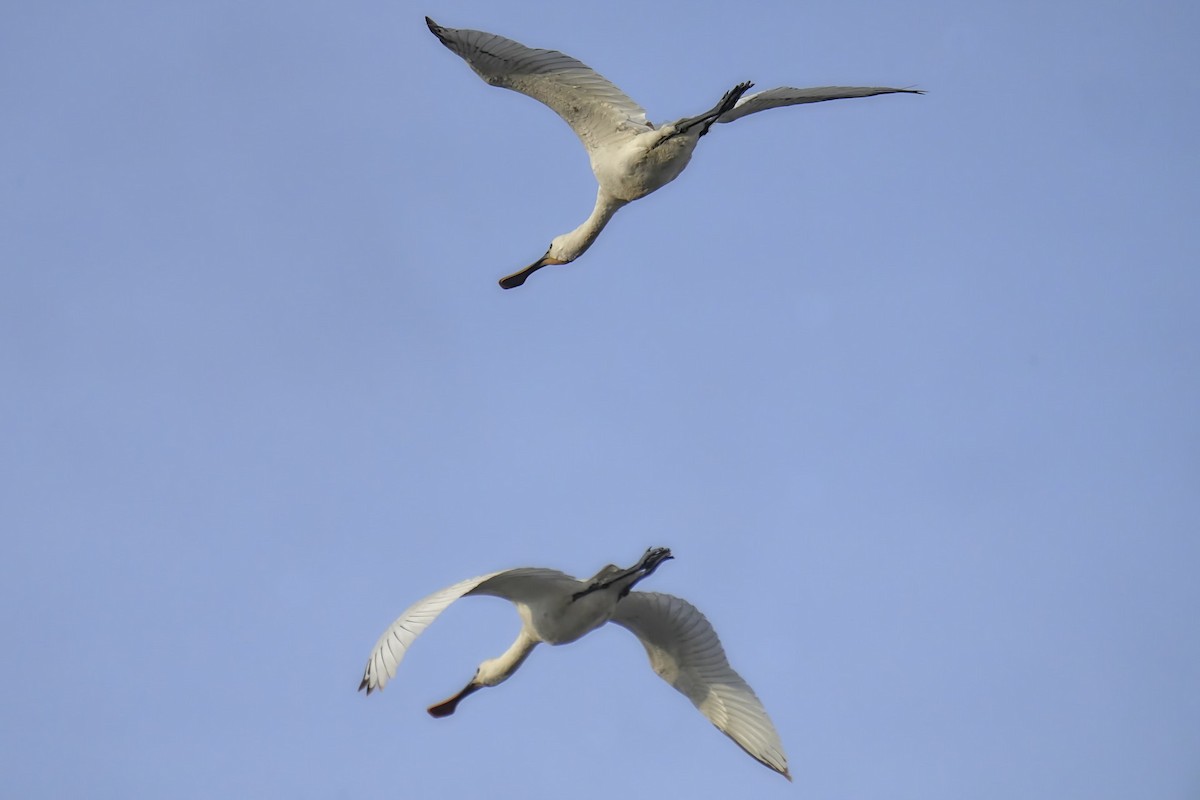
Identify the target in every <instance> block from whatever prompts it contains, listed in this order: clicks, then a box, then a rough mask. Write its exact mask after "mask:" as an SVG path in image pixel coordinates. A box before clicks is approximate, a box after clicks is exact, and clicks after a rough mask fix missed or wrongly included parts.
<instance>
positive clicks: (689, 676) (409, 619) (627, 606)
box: [358, 548, 791, 780]
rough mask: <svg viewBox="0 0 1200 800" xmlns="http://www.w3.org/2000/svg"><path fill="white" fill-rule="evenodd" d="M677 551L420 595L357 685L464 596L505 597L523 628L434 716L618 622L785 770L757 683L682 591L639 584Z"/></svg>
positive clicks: (372, 681) (657, 664)
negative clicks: (625, 563)
mask: <svg viewBox="0 0 1200 800" xmlns="http://www.w3.org/2000/svg"><path fill="white" fill-rule="evenodd" d="M669 558H671V553H670V551H669V550H667V549H666V548H655V549H650V550H647V551H646V554H645V555H644V556H642V559H641V560H640V561H639V562H638V563H637V564H635V565H634V566H632V567H630V568H628V569H621V568H619V567H616V566H613V565H611V564H610V565H609V566H606V567H605V568H604V569H602V570H600V572H598V573H597V574H596V575H595V576H594V577H592V578H591V579H589V580H586V581H581V580H577V579H575V578H573V577H571V576H570V575H566V574H564V573H562V572H558V571H557V570H551V569H540V568H536V567H522V568H518V569H510V570H504V571H502V572H493V573H490V574H487V575H481V576H479V577H477V578H471V579H470V580H466V581H461V582H459V583H456V584H454V585H453V586H450V587H447V588H446V589H443V590H441V591H439V592H435V593H433V594H431V595H429V596H428V597H426V598H424V599H423V600H420V601H418V602H417V603H414V604H413V605H412V606H410V607H409V608H408V609H407V610H406V611H405V612H404V613H403V614H401V615H400V617H399V618H398V619H397V620H396V621H395V622H393V623H392V625H391V626H390V627H389V628H388V629H387V630H386V631H385V632H384V634H383V636H381V637H380V638H379V641H378V642H377V643H376V644H375V648H374V650H373V651H372V652H371V657H370V658H369V659H368V660H367V667H366V669H365V670H364V672H363V678H362V682H361V683H360V684H359V687H358V688H359V689H360V690H363V689H365V690H366V692H367V694H370V693H371V692H372V691H374V690H375V689H382V688H383V687H384V686H385V685H386V684H387V682H388V681H389V680H390V679H391V678H392V677H394V676H395V674H396V668H397V667H398V666H399V664H400V661H401V659H402V658H403V657H404V654H405V652H406V651H407V649H408V647H409V646H410V645H411V644H412V642H413V640H414V639H416V637H417V636H418V635H420V634H421V632H422V631H424V630H425V628H426V627H428V626H429V624H430V623H431V622H433V620H434V619H435V618H436V617H437V615H438V614H440V613H441V612H442V611H443V610H445V608H446V607H448V606H449V605H450V604H451V603H453V602H454V601H455V600H457V599H458V598H460V597H463V596H465V595H490V596H493V597H503V598H505V599H506V600H509V601H511V602H512V603H513V605H515V606H516V608H517V612H518V614H519V615H520V617H521V630H520V632H519V633H518V634H517V638H516V640H515V641H514V642H513V643H512V645H511V646H510V647H509V648H508V650H506V651H505V652H504V653H503V654H502V655H501V656H499V657H498V658H494V659H489V660H487V661H484V662H483V663H482V664H480V665H479V668H478V669H477V670H476V672H475V676H474V677H473V678H472V679H471V681H470V683H468V684H467V685H466V687H465V688H464V689H463V690H462V691H460V692H459V693H458V694H456V695H454V696H453V697H451V698H449V699H448V700H446V701H444V702H442V703H439V704H437V705H434V706H432V707H431V708H430V709H429V713H430V714H432V715H433V716H435V717H444V716H448V715H450V714H453V713H454V711H455V710H456V709H457V707H458V704H459V702H461V701H462V700H463V698H465V697H467V696H468V695H470V694H473V693H474V692H476V691H478V690H479V689H482V688H484V687H487V686H496V685H498V684H500V683H503V682H504V681H505V680H507V679H508V678H509V676H511V675H512V674H513V673H514V672H515V671H516V670H517V668H518V667H520V666H521V664H522V663H524V661H525V659H526V658H528V656H529V654H530V653H531V652H532V651H533V649H534V648H535V647H536V646H537V645H538V644H540V643H543V642H544V643H546V644H552V645H558V644H568V643H570V642H573V641H575V640H577V639H579V638H580V637H582V636H585V635H586V634H588V633H590V632H592V631H594V630H595V629H596V628H599V627H601V626H602V625H604V624H605V623H607V622H610V621H611V622H614V623H616V624H618V625H620V626H622V627H624V628H627V629H629V630H630V631H632V632H633V633H634V634H636V635H637V637H638V639H640V640H641V642H642V645H643V646H644V647H645V648H646V652H647V654H648V655H649V657H650V664H651V666H652V667H653V668H654V671H655V672H657V673H658V674H659V675H660V676H662V678H663V679H664V680H666V681H667V682H668V683H670V684H671V685H672V686H674V687H675V688H676V689H678V690H679V691H680V692H682V693H683V694H684V695H686V696H687V697H688V699H690V700H691V701H692V702H693V703H694V704H695V706H696V707H697V708H698V709H699V710H700V712H701V713H703V714H704V715H705V716H706V717H708V719H709V720H710V721H711V722H712V723H713V724H714V725H716V726H717V728H719V729H720V730H721V731H722V732H724V733H725V734H726V735H727V736H729V737H730V738H731V739H733V740H734V741H735V742H736V743H737V744H738V745H739V746H740V747H741V748H742V749H743V750H745V751H746V752H747V753H749V754H750V755H751V756H753V757H754V758H756V759H757V760H758V761H760V762H762V763H763V764H765V765H766V766H768V767H770V768H771V769H773V770H775V771H777V772H779V773H780V774H782V775H784V776H786V777H787V778H788V779H789V780H790V779H791V775H789V773H788V769H787V757H786V756H785V755H784V753H783V745H782V744H781V743H780V741H779V734H778V733H776V731H775V726H774V725H773V724H772V723H771V720H770V718H769V717H768V716H767V712H766V710H765V709H764V708H763V706H762V703H761V702H760V701H759V699H758V697H757V696H756V695H755V694H754V691H753V690H752V689H751V688H750V686H749V685H748V684H747V683H746V682H745V681H744V680H742V678H741V676H740V675H738V674H737V673H736V672H735V671H734V670H733V669H732V668H731V667H730V666H729V662H728V661H727V660H726V658H725V652H724V650H723V649H722V648H721V643H720V640H719V639H718V638H717V634H716V632H715V631H714V630H713V628H712V626H711V625H710V624H709V623H708V620H706V619H705V618H704V615H703V614H701V613H700V612H699V611H697V610H696V609H695V607H693V606H692V605H691V604H690V603H688V602H687V601H685V600H681V599H680V598H678V597H672V596H671V595H667V594H660V593H657V592H635V591H632V589H633V587H634V585H636V584H637V583H638V581H640V580H642V579H643V578H645V577H646V576H648V575H650V574H651V573H652V572H654V570H655V569H657V568H658V565H659V564H661V563H662V562H663V561H666V560H667V559H669Z"/></svg>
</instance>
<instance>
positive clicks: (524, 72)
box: [425, 17, 923, 289]
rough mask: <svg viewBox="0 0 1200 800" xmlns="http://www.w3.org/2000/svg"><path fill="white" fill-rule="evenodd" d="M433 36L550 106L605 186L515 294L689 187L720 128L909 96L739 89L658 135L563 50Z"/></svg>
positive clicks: (496, 82) (486, 36) (491, 76)
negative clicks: (705, 143)
mask: <svg viewBox="0 0 1200 800" xmlns="http://www.w3.org/2000/svg"><path fill="white" fill-rule="evenodd" d="M425 23H426V24H427V25H429V30H431V31H433V35H434V36H436V37H437V38H438V39H439V40H441V42H442V44H444V45H446V47H448V48H450V49H451V50H453V51H454V52H455V53H457V54H458V55H460V56H461V57H462V58H463V59H464V60H466V62H467V64H469V65H470V67H471V69H473V70H475V72H477V73H478V74H479V77H481V78H483V79H484V80H485V81H487V82H488V83H490V84H491V85H492V86H503V87H504V88H506V89H512V90H514V91H518V92H520V93H521V94H526V95H529V96H530V97H532V98H533V99H534V100H540V101H541V102H543V103H545V104H546V105H548V106H550V108H552V109H554V111H555V113H557V114H558V115H559V116H560V117H562V118H563V119H564V120H565V121H566V123H567V124H568V125H570V126H571V128H572V130H574V131H575V135H576V136H578V137H579V139H580V141H582V142H583V146H584V147H585V148H587V152H588V157H589V158H590V159H591V162H592V172H593V173H594V174H595V175H596V180H597V181H598V182H599V184H600V189H599V191H598V192H597V193H596V206H595V208H593V209H592V215H591V216H590V217H588V218H587V219H586V220H584V222H583V224H582V225H580V226H579V227H578V228H576V229H575V230H573V231H571V232H570V233H564V234H563V235H561V236H556V237H555V238H554V240H553V241H552V242H550V247H549V249H547V250H546V254H545V255H543V256H542V257H541V258H539V259H538V260H537V261H535V262H533V263H532V264H530V265H529V266H528V267H526V268H525V269H523V270H520V271H519V272H514V273H513V274H512V275H508V276H506V277H504V278H501V279H500V285H501V286H502V287H504V288H505V289H512V288H513V287H516V286H520V285H521V284H523V283H524V282H525V279H526V278H528V277H529V276H530V275H531V274H533V273H534V272H536V271H537V270H539V269H541V268H542V267H545V266H547V265H550V264H569V263H570V262H572V261H574V260H575V259H577V258H579V257H580V256H581V255H583V253H584V251H586V250H587V249H588V248H589V247H591V246H592V242H594V241H596V237H597V236H599V235H600V231H602V230H603V229H604V226H605V225H606V224H608V221H609V220H610V219H612V216H613V214H615V213H617V210H618V209H620V208H621V207H622V206H624V205H626V204H627V203H631V202H633V201H634V200H637V199H638V198H639V197H645V196H646V195H648V194H650V193H651V192H653V191H654V190H655V189H659V188H661V187H663V186H665V185H667V184H668V183H670V182H671V181H673V180H675V179H676V178H677V177H679V173H681V172H683V168H684V167H686V166H687V164H688V161H689V160H691V157H692V151H693V150H695V149H696V143H697V142H698V141H700V137H701V136H703V135H704V134H706V133H708V129H709V128H711V127H712V125H713V123H714V122H733V121H734V120H735V119H740V118H741V117H744V116H746V115H747V114H753V113H755V112H756V111H764V110H766V109H768V108H778V107H779V106H791V105H797V104H799V103H819V102H821V101H823V100H841V99H845V98H851V97H871V96H873V95H877V94H893V93H896V92H907V93H909V94H923V92H922V91H920V90H919V89H892V88H888V87H884V86H816V87H812V88H809V89H794V88H792V87H790V86H781V87H779V88H777V89H769V90H767V91H765V92H758V93H756V94H749V95H748V94H746V91H747V90H748V89H749V88H750V87H751V86H753V84H751V83H749V82H746V83H739V84H738V85H737V86H735V87H733V88H732V89H730V90H729V91H728V92H726V93H725V96H724V97H722V98H721V102H719V103H717V104H716V105H715V106H713V107H712V108H711V109H709V110H708V111H705V112H704V113H703V114H700V115H699V116H695V117H684V118H683V119H680V120H677V121H675V122H670V123H667V124H665V125H659V126H657V127H656V126H655V125H653V124H652V123H650V122H649V121H647V119H646V110H645V109H644V108H642V107H641V106H640V105H638V104H637V103H635V102H634V101H633V100H632V99H631V98H630V97H629V96H628V95H626V94H625V93H624V92H622V91H621V90H620V89H618V88H617V87H616V86H614V85H613V84H612V83H611V82H609V81H608V80H606V79H605V78H604V77H603V76H602V75H600V74H599V73H597V72H596V71H594V70H593V69H591V68H590V67H588V66H587V65H586V64H584V63H582V62H581V61H577V60H576V59H574V58H571V57H570V56H568V55H565V54H563V53H560V52H558V51H557V50H535V49H532V48H529V47H526V46H525V45H523V44H520V43H518V42H514V41H513V40H511V39H505V38H504V37H503V36H497V35H496V34H494V33H484V32H483V31H472V30H459V29H455V28H443V27H442V26H441V25H438V24H437V23H436V22H434V21H433V20H431V19H430V18H429V17H426V18H425Z"/></svg>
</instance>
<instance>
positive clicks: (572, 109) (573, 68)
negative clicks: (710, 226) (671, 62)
mask: <svg viewBox="0 0 1200 800" xmlns="http://www.w3.org/2000/svg"><path fill="white" fill-rule="evenodd" d="M425 23H426V24H427V25H428V26H429V30H430V31H432V32H433V35H434V36H436V37H438V39H439V40H440V41H441V43H442V44H444V45H446V47H448V48H450V49H451V50H453V51H454V52H455V53H457V54H458V55H459V56H461V57H462V58H463V59H464V60H465V61H466V62H467V64H469V65H470V67H471V69H473V70H475V72H476V73H478V75H479V77H481V78H483V79H484V80H485V81H487V82H488V83H490V84H491V85H492V86H502V87H504V88H505V89H512V90H513V91H517V92H520V93H521V94H525V95H528V96H530V97H532V98H533V99H534V100H539V101H541V102H543V103H545V104H546V105H548V106H550V108H552V109H554V111H555V113H557V114H558V115H559V116H560V117H562V118H563V119H564V120H565V121H566V123H567V124H568V125H570V126H571V129H572V130H574V131H575V134H576V135H577V136H578V137H579V138H580V140H581V141H582V142H583V146H584V147H586V148H587V149H588V152H589V153H591V152H592V151H593V150H596V149H598V148H601V147H603V146H604V145H605V144H606V143H608V142H610V141H612V140H613V139H614V138H628V137H630V136H632V135H634V134H637V133H641V132H643V131H648V130H650V125H649V123H648V122H647V121H646V109H644V108H642V107H641V106H640V105H638V104H637V103H635V102H634V101H633V99H631V98H630V97H629V96H628V95H627V94H625V93H624V92H622V91H621V90H620V89H618V88H617V87H616V86H615V85H613V83H612V82H611V81H609V80H608V79H607V78H605V77H604V76H603V75H601V74H600V73H598V72H596V71H595V70H594V69H592V68H591V67H589V66H588V65H587V64H584V63H583V62H582V61H578V60H577V59H574V58H571V57H570V56H568V55H566V54H565V53H560V52H558V51H557V50H537V49H534V48H532V47H526V46H525V45H523V44H521V43H519V42H514V41H513V40H512V39H505V38H504V37H503V36H497V35H496V34H494V33H485V32H484V31H472V30H465V29H456V28H443V27H442V26H441V25H438V24H437V23H436V22H434V21H433V20H431V19H430V18H429V17H426V18H425Z"/></svg>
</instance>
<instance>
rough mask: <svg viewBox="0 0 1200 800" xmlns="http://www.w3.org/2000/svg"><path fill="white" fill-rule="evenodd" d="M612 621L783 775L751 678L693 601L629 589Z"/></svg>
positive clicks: (779, 749)
mask: <svg viewBox="0 0 1200 800" xmlns="http://www.w3.org/2000/svg"><path fill="white" fill-rule="evenodd" d="M612 621H613V622H615V623H617V624H618V625H620V626H622V627H624V628H628V629H629V630H631V631H633V633H634V634H635V635H636V636H637V637H638V639H640V640H641V642H642V645H643V646H644V647H645V648H646V654H647V655H648V656H649V657H650V666H651V667H653V669H654V671H655V672H656V673H658V674H659V675H660V676H661V677H662V678H663V680H665V681H666V682H667V683H669V684H671V685H672V686H674V687H675V688H676V689H678V690H679V691H680V692H681V693H682V694H684V695H685V696H686V697H687V698H688V699H689V700H691V701H692V703H693V704H694V705H695V706H696V708H698V709H699V710H700V713H702V714H703V715H704V716H706V717H707V718H708V719H709V721H710V722H712V724H713V725H715V726H717V728H718V729H719V730H720V731H721V732H722V733H724V734H725V735H726V736H728V737H729V738H730V739H733V741H734V742H736V743H737V745H738V746H739V747H741V748H742V749H743V750H745V751H746V752H747V753H749V754H750V755H751V756H753V757H754V758H756V759H758V761H760V762H762V763H763V764H765V765H766V766H768V767H770V768H771V769H773V770H775V771H776V772H778V773H780V774H781V775H783V776H784V777H786V778H787V779H788V780H791V775H790V774H789V773H788V766H787V756H786V755H785V754H784V752H783V743H782V742H781V741H780V740H779V733H778V732H777V731H776V730H775V726H774V725H773V724H772V723H771V718H770V717H769V716H767V710H766V709H765V708H763V704H762V702H760V701H759V699H758V696H757V695H755V694H754V690H753V689H751V688H750V684H748V683H746V681H744V680H743V679H742V676H741V675H738V674H737V672H735V671H734V670H733V668H732V667H730V666H729V661H728V660H727V659H726V657H725V650H724V649H723V648H722V647H721V640H720V639H718V638H717V632H716V631H715V630H713V627H712V625H711V624H709V622H708V620H707V619H705V617H704V615H703V614H701V613H700V612H699V611H698V610H697V609H696V607H695V606H693V605H692V604H691V603H689V602H687V601H686V600H682V599H680V598H678V597H673V596H671V595H669V594H661V593H658V592H631V593H630V594H629V596H628V597H626V598H625V599H624V600H623V601H621V603H620V604H619V605H618V606H617V612H616V614H615V615H614V616H613V618H612Z"/></svg>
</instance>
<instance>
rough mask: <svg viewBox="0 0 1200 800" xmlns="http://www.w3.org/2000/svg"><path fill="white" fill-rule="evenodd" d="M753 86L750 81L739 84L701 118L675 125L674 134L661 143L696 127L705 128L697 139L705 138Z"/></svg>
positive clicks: (667, 136)
mask: <svg viewBox="0 0 1200 800" xmlns="http://www.w3.org/2000/svg"><path fill="white" fill-rule="evenodd" d="M753 85H754V84H753V83H751V82H750V81H744V82H742V83H739V84H738V85H737V86H735V87H733V88H732V89H730V90H729V91H728V92H726V93H725V96H724V97H722V98H721V102H719V103H717V104H716V105H715V106H713V107H712V108H711V109H709V110H708V111H705V112H704V113H703V114H701V115H700V116H698V117H690V118H689V119H681V120H679V122H676V123H675V130H674V131H673V132H672V133H669V134H667V135H666V136H664V137H663V138H662V140H660V143H661V142H662V141H666V140H667V139H670V138H671V137H672V136H678V135H679V134H681V133H687V132H688V131H689V130H690V129H691V128H693V127H694V126H696V125H703V126H704V127H703V128H701V129H700V133H699V135H698V136H697V137H696V138H700V136H703V135H704V134H706V133H708V129H709V128H711V127H712V126H713V123H714V122H716V121H717V120H718V119H719V118H720V116H721V115H722V114H724V113H725V112H726V111H729V110H730V109H731V108H733V107H734V106H736V105H737V102H738V100H740V99H741V97H742V95H744V94H745V93H746V92H747V91H749V89H750V87H751V86H753Z"/></svg>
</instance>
